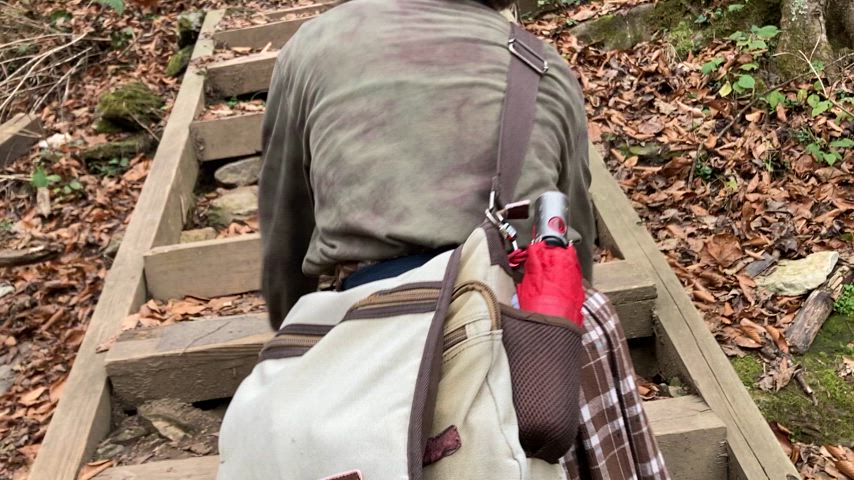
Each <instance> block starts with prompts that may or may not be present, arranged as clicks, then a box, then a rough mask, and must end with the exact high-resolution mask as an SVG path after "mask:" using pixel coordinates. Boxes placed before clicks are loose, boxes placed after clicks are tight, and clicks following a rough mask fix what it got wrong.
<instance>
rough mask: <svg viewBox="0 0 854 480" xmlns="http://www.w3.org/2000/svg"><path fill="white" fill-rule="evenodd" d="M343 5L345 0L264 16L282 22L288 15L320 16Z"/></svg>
mask: <svg viewBox="0 0 854 480" xmlns="http://www.w3.org/2000/svg"><path fill="white" fill-rule="evenodd" d="M342 3H344V0H338V1H334V2H322V3H315V4H313V5H303V6H299V7H291V8H285V9H283V10H276V11H274V12H269V13H265V14H264V16H265V17H267V18H269V19H270V20H282V19H284V18H285V17H287V16H288V15H318V14H320V13H323V12H325V11H327V10H329V9H330V8H332V7H334V6H336V5H340V4H342Z"/></svg>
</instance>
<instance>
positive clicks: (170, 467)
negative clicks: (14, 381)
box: [95, 455, 219, 480]
mask: <svg viewBox="0 0 854 480" xmlns="http://www.w3.org/2000/svg"><path fill="white" fill-rule="evenodd" d="M218 468H219V457H217V456H213V455H211V456H207V457H195V458H184V459H180V460H164V461H162V462H151V463H144V464H142V465H132V466H128V467H115V468H109V469H107V470H105V471H104V472H102V473H100V474H98V475H97V476H96V477H95V480H214V479H215V478H216V471H217V469H218Z"/></svg>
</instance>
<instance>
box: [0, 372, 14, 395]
mask: <svg viewBox="0 0 854 480" xmlns="http://www.w3.org/2000/svg"><path fill="white" fill-rule="evenodd" d="M14 384H15V372H13V371H12V367H10V366H9V365H0V396H3V395H4V394H5V393H6V392H8V391H9V389H10V388H12V385H14Z"/></svg>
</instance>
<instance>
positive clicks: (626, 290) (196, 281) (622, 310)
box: [145, 234, 656, 338]
mask: <svg viewBox="0 0 854 480" xmlns="http://www.w3.org/2000/svg"><path fill="white" fill-rule="evenodd" d="M145 280H146V284H147V286H148V292H149V294H150V295H151V296H152V297H154V298H157V299H161V300H168V299H171V298H183V297H185V296H187V295H191V296H194V297H205V298H209V297H218V296H223V295H232V294H235V293H244V292H250V291H254V290H258V289H260V288H261V284H260V282H261V238H260V236H259V235H258V234H251V235H241V236H238V237H231V238H224V239H215V240H205V241H202V242H193V243H183V244H177V245H169V246H164V247H158V248H155V249H153V250H152V251H150V252H148V253H147V254H146V255H145ZM593 283H594V286H595V287H596V288H598V289H599V290H601V291H602V292H603V293H604V294H605V295H607V296H608V298H609V299H610V300H611V303H613V304H614V306H615V307H616V309H617V313H618V314H619V315H620V319H621V320H622V323H623V328H624V329H625V331H626V336H628V337H629V338H636V337H645V336H652V322H651V312H652V306H653V304H654V302H655V295H656V292H655V284H654V282H653V281H652V279H651V278H650V276H649V274H647V273H646V272H644V271H643V268H641V267H639V266H637V265H634V264H632V263H631V262H625V261H616V262H608V263H600V264H596V265H594V267H593Z"/></svg>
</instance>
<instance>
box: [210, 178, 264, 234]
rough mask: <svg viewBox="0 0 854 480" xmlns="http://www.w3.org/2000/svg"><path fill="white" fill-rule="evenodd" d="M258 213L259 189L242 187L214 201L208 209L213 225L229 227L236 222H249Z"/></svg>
mask: <svg viewBox="0 0 854 480" xmlns="http://www.w3.org/2000/svg"><path fill="white" fill-rule="evenodd" d="M256 213H258V187H256V186H251V187H240V188H235V189H234V190H229V191H228V192H226V193H225V194H223V196H221V197H219V198H216V199H214V200H213V201H212V202H211V204H210V207H209V208H208V221H209V222H210V223H211V224H212V225H219V226H227V225H229V224H230V223H231V222H233V221H235V220H248V219H249V218H252V217H253V216H254V215H255V214H256Z"/></svg>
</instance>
